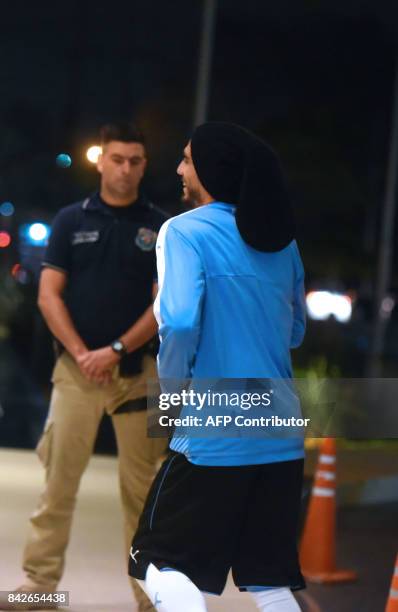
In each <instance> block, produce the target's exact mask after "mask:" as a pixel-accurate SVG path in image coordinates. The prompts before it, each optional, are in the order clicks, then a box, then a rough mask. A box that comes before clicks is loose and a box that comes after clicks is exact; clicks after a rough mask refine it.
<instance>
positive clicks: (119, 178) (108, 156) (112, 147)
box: [97, 140, 146, 201]
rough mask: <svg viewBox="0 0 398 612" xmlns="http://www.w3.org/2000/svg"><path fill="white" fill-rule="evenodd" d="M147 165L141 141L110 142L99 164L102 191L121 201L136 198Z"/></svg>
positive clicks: (104, 148)
mask: <svg viewBox="0 0 398 612" xmlns="http://www.w3.org/2000/svg"><path fill="white" fill-rule="evenodd" d="M145 166H146V158H145V149H144V146H143V145H142V144H141V143H139V142H119V141H116V140H114V141H111V142H108V143H107V144H106V145H105V146H104V147H103V151H102V155H101V156H100V158H99V160H98V164H97V168H98V171H99V172H100V173H101V188H102V191H103V192H104V193H109V194H110V195H111V196H112V198H114V199H117V198H119V199H120V200H121V201H127V200H129V198H131V199H133V198H135V197H136V196H137V191H138V187H139V184H140V182H141V179H142V177H143V176H144V172H145Z"/></svg>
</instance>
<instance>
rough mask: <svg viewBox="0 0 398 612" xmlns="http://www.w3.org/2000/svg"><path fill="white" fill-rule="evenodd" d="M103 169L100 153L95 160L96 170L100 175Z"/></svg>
mask: <svg viewBox="0 0 398 612" xmlns="http://www.w3.org/2000/svg"><path fill="white" fill-rule="evenodd" d="M103 168H104V166H103V161H102V153H100V154H99V156H98V160H97V170H98V172H99V173H100V174H102V170H103Z"/></svg>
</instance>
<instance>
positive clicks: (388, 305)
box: [381, 296, 395, 319]
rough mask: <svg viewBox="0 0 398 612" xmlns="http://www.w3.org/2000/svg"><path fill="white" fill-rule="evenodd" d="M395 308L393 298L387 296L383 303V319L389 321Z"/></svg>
mask: <svg viewBox="0 0 398 612" xmlns="http://www.w3.org/2000/svg"><path fill="white" fill-rule="evenodd" d="M394 307H395V300H394V298H392V297H391V296H387V297H385V298H384V299H383V301H382V303H381V316H382V317H383V319H389V318H390V316H391V313H392V311H393V310H394Z"/></svg>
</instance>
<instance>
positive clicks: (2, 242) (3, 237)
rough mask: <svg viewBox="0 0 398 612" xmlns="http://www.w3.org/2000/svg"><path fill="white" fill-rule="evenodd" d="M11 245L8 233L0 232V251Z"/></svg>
mask: <svg viewBox="0 0 398 612" xmlns="http://www.w3.org/2000/svg"><path fill="white" fill-rule="evenodd" d="M10 244H11V236H10V234H9V233H8V232H0V249H5V248H7V247H8V246H9V245H10Z"/></svg>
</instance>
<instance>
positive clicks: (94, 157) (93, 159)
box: [86, 145, 102, 164]
mask: <svg viewBox="0 0 398 612" xmlns="http://www.w3.org/2000/svg"><path fill="white" fill-rule="evenodd" d="M101 153H102V149H101V147H100V146H98V145H93V146H92V147H89V148H88V149H87V151H86V157H87V159H88V161H89V162H90V163H91V164H96V163H97V161H98V158H99V156H100V155H101Z"/></svg>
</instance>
